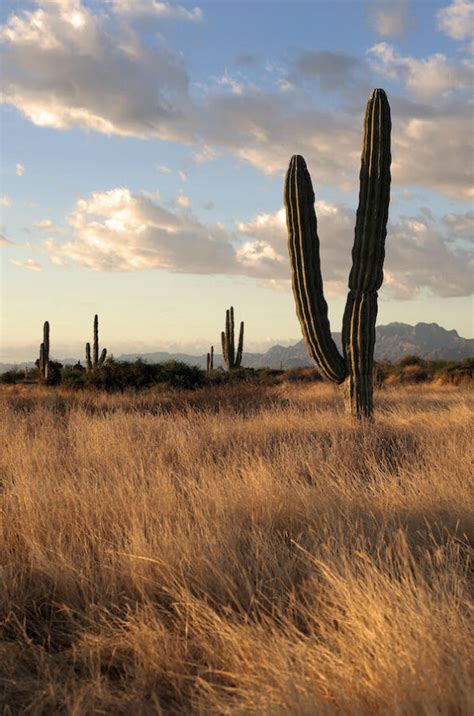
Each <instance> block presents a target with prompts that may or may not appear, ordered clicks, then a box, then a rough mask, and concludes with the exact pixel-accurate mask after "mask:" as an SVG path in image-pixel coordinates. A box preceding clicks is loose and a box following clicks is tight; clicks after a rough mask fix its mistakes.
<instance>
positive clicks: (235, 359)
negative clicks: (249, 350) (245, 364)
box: [221, 306, 244, 370]
mask: <svg viewBox="0 0 474 716" xmlns="http://www.w3.org/2000/svg"><path fill="white" fill-rule="evenodd" d="M234 336H235V325H234V308H233V306H231V307H230V309H227V311H226V312H225V331H222V333H221V341H222V355H223V357H224V362H225V364H226V366H227V370H234V369H235V368H240V365H241V363H242V353H243V350H244V322H243V321H242V322H241V324H240V331H239V343H238V345H237V352H236V350H235V337H234Z"/></svg>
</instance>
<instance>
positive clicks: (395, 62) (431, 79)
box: [368, 42, 474, 101]
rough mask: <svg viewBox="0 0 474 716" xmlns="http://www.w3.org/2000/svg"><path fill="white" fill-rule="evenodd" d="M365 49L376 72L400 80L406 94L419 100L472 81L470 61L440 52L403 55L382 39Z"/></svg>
mask: <svg viewBox="0 0 474 716" xmlns="http://www.w3.org/2000/svg"><path fill="white" fill-rule="evenodd" d="M368 52H369V54H370V56H371V58H372V62H373V65H374V68H375V69H376V71H377V72H379V73H380V74H382V75H383V76H384V77H386V78H388V79H400V80H402V81H403V82H404V83H405V86H406V88H407V90H408V91H409V92H410V94H412V95H413V96H414V97H416V98H417V99H420V100H424V101H429V100H432V99H435V98H436V97H438V96H439V95H447V94H452V93H453V92H456V91H458V90H464V89H469V88H470V87H472V83H473V81H474V67H473V65H472V64H471V63H470V62H467V61H463V62H461V63H456V62H453V61H451V60H449V59H448V58H447V57H446V56H445V55H443V54H441V53H436V54H434V55H431V56H430V57H427V58H425V59H421V60H419V59H417V58H414V57H403V56H402V55H399V54H397V53H396V52H395V50H394V49H393V47H392V46H391V45H389V44H387V43H386V42H380V43H379V44H378V45H374V47H372V48H370V50H369V51H368Z"/></svg>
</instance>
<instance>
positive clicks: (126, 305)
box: [0, 0, 474, 362]
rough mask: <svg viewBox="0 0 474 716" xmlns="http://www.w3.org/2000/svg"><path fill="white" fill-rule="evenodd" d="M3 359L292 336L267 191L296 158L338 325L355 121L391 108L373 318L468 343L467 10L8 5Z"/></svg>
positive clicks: (411, 5) (431, 1)
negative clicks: (42, 348)
mask: <svg viewBox="0 0 474 716" xmlns="http://www.w3.org/2000/svg"><path fill="white" fill-rule="evenodd" d="M0 22H1V27H0V44H1V53H2V60H1V62H2V72H1V83H2V100H3V103H2V105H1V112H0V122H1V127H0V134H1V173H0V181H1V184H0V210H1V218H0V224H1V227H0V230H1V238H0V246H1V249H0V252H1V298H2V307H1V312H0V319H1V326H0V361H2V360H3V361H6V362H8V361H13V360H18V361H21V360H27V359H29V360H31V359H34V357H35V356H36V351H37V347H38V345H39V343H40V341H41V335H42V325H43V322H44V321H45V320H49V322H50V324H51V352H52V355H53V356H54V357H66V356H82V353H83V350H84V344H85V342H86V341H88V340H91V334H92V322H93V317H94V314H95V313H98V314H99V318H100V327H101V342H102V345H104V346H107V347H108V349H109V353H110V352H112V353H114V354H115V355H119V354H120V353H121V352H146V351H153V350H170V351H176V350H182V351H187V352H190V353H196V354H198V353H202V352H204V351H207V350H208V349H209V346H210V345H211V344H214V345H216V347H217V346H218V345H219V336H220V331H221V330H222V328H223V325H224V317H225V309H226V308H227V307H228V306H230V305H233V306H234V307H235V314H236V320H237V321H240V320H244V321H245V324H246V348H247V349H248V350H265V349H266V348H268V347H270V346H271V345H273V344H275V343H277V342H278V343H284V344H288V343H294V342H296V341H297V340H299V339H300V338H301V332H300V328H299V325H298V321H297V318H296V314H295V308H294V301H293V297H292V292H291V272H290V266H289V259H288V252H287V246H286V243H287V238H286V227H285V215H284V211H283V209H282V193H283V180H284V175H285V172H286V169H287V166H288V162H289V160H290V157H291V156H292V155H293V154H302V155H303V156H304V157H305V159H306V162H307V164H308V168H309V170H310V173H311V176H312V180H313V185H314V188H315V194H316V212H317V216H318V233H319V238H320V240H321V262H322V272H323V278H324V290H325V295H326V299H327V300H328V303H329V313H330V319H331V328H332V330H333V331H339V330H340V326H341V317H342V313H343V309H344V305H345V299H346V295H347V279H348V275H349V270H350V265H351V247H352V242H353V233H354V223H355V211H356V209H357V202H358V191H359V180H358V172H359V167H360V153H361V146H362V136H363V135H362V132H363V117H364V110H365V105H366V102H367V99H368V97H369V96H370V94H371V91H372V89H373V88H375V87H382V88H384V89H385V90H386V92H387V94H388V98H389V102H390V105H391V110H392V186H391V204H390V217H389V225H388V235H387V243H386V259H385V265H384V284H383V286H382V289H381V291H380V292H379V314H378V324H386V323H389V322H392V321H400V322H405V323H411V324H415V323H417V322H419V321H424V322H427V323H431V322H437V323H439V324H440V325H442V326H444V327H445V328H448V329H456V330H457V331H458V332H459V333H460V335H462V336H464V337H472V336H473V333H474V331H473V321H472V315H473V313H472V288H473V256H472V237H473V234H474V231H473V227H474V207H473V203H472V202H473V199H474V189H473V181H472V169H473V166H474V161H473V153H472V149H473V146H472V145H473V136H474V132H473V129H474V127H473V110H472V104H473V95H472V88H473V52H474V3H472V2H468V0H452V1H451V2H446V0H444V1H443V0H439V1H438V0H423V1H422V2H417V1H416V0H390V2H388V1H385V0H370V1H368V2H366V1H365V0H351V1H347V0H328V1H325V0H321V1H319V0H306V1H305V2H299V1H298V0H290V2H286V1H284V0H252V2H245V1H239V2H237V1H235V0H219V1H215V2H201V3H199V4H198V0H196V2H193V3H187V2H182V3H181V4H177V3H172V2H160V1H159V0H102V1H99V0H36V1H31V2H27V1H25V2H17V1H13V0H4V2H3V4H2V7H1V10H0Z"/></svg>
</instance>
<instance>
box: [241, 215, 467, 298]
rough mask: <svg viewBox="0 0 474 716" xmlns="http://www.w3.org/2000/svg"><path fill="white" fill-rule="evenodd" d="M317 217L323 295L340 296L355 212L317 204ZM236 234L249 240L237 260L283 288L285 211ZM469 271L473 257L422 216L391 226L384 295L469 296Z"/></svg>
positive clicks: (346, 273) (347, 268)
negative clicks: (245, 236) (422, 293)
mask: <svg viewBox="0 0 474 716" xmlns="http://www.w3.org/2000/svg"><path fill="white" fill-rule="evenodd" d="M316 212H317V217H318V235H319V238H320V254H321V266H322V274H323V280H324V290H325V294H326V296H327V297H331V296H343V295H345V294H346V292H347V280H348V276H349V271H350V268H351V249H352V242H353V235H354V228H353V227H354V223H355V212H354V211H352V210H350V209H348V207H346V206H344V205H342V204H331V203H329V202H325V201H318V202H316ZM442 223H445V222H442ZM448 223H449V220H448ZM238 230H239V232H241V233H243V234H244V235H245V234H246V235H249V236H251V237H252V239H253V240H249V241H248V242H247V243H246V244H244V246H243V247H242V249H241V250H240V257H241V260H242V261H243V262H244V263H246V262H247V263H250V264H251V265H252V267H253V270H254V274H255V275H260V276H261V277H262V278H265V279H267V280H268V282H269V283H268V285H269V286H272V284H273V285H274V287H276V288H278V287H279V286H281V285H282V280H283V281H284V280H285V279H287V278H288V277H289V265H288V259H287V248H286V244H287V235H286V225H285V213H284V210H283V209H281V210H280V211H278V212H276V213H275V214H262V215H260V216H258V217H256V218H255V219H253V220H252V221H251V222H248V223H239V224H238ZM440 267H442V268H440ZM473 268H474V266H473V259H472V254H470V253H469V252H468V251H467V250H466V249H465V248H464V247H463V246H462V245H459V244H453V243H452V242H451V241H450V238H449V235H446V234H443V233H442V232H441V231H440V230H439V229H438V227H437V225H436V223H435V222H434V221H433V220H430V219H429V218H428V217H427V216H426V215H423V214H422V215H421V216H415V217H405V218H401V219H400V220H399V221H394V222H391V223H390V224H389V227H388V236H387V242H386V260H385V267H384V275H385V280H384V284H383V289H382V290H383V295H384V296H389V297H391V298H398V299H408V298H413V297H414V296H416V295H417V294H419V293H421V292H428V293H430V294H432V295H437V296H466V295H470V293H471V292H472V289H473V284H472V272H473ZM257 269H259V270H258V271H257ZM283 285H284V284H283Z"/></svg>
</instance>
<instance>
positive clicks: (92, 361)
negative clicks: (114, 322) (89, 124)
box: [86, 314, 107, 372]
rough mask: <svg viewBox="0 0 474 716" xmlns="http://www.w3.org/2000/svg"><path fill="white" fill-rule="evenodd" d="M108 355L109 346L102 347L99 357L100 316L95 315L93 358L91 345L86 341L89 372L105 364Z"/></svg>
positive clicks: (87, 368)
mask: <svg viewBox="0 0 474 716" xmlns="http://www.w3.org/2000/svg"><path fill="white" fill-rule="evenodd" d="M106 357H107V348H103V349H102V353H101V354H100V357H99V316H98V315H97V314H96V315H95V316H94V342H93V344H92V358H91V345H90V343H86V370H87V371H88V372H89V371H91V370H93V369H94V368H100V366H101V365H103V364H104V362H105V359H106Z"/></svg>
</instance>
